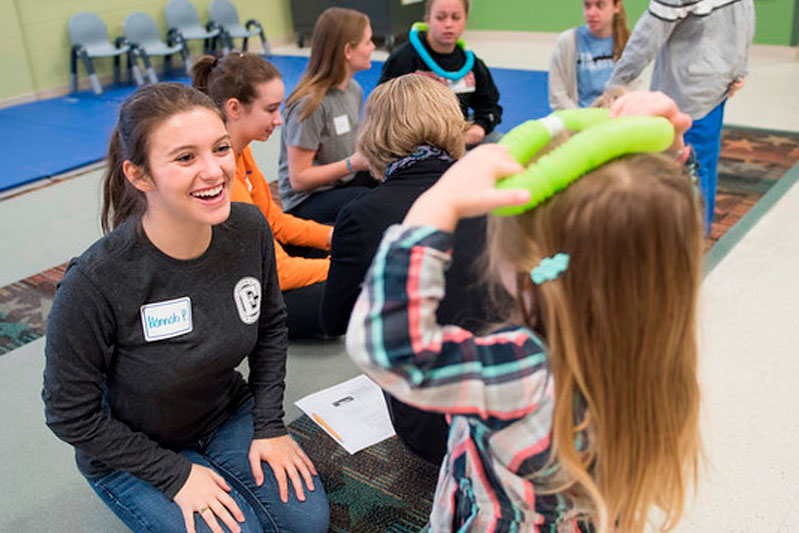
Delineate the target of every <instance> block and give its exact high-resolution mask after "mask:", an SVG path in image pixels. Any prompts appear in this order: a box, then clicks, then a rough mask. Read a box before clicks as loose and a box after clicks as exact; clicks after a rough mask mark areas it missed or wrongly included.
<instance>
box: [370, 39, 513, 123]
mask: <svg viewBox="0 0 799 533" xmlns="http://www.w3.org/2000/svg"><path fill="white" fill-rule="evenodd" d="M419 37H420V40H421V41H422V44H423V45H424V47H425V48H426V49H427V51H428V52H429V53H430V56H431V57H432V58H433V60H434V61H435V62H436V63H438V65H439V66H441V68H443V69H444V70H446V71H450V72H452V71H457V70H459V69H460V68H461V67H463V64H464V63H465V62H466V53H465V52H464V51H463V50H461V49H460V47H455V51H453V52H452V53H451V54H439V53H438V52H435V51H433V49H432V48H430V45H429V44H427V39H426V37H425V35H424V34H421V35H420V36H419ZM417 70H421V71H425V72H429V71H430V68H429V67H428V66H427V64H426V63H425V62H424V61H422V58H421V57H419V54H417V53H416V50H414V48H413V46H412V45H411V43H405V44H403V45H402V46H400V47H399V48H397V49H396V50H394V52H392V53H391V56H389V58H388V59H387V60H386V62H385V64H384V65H383V72H382V73H381V74H380V81H378V84H380V83H383V82H386V81H388V80H390V79H393V78H398V77H400V76H402V75H403V74H410V73H412V72H416V71H417ZM472 74H473V75H474V82H475V91H474V92H471V93H461V94H457V93H456V96H457V97H458V100H459V101H460V104H461V111H463V117H464V118H465V119H467V120H473V121H474V123H475V124H478V125H480V126H481V127H482V128H483V129H484V130H485V132H486V134H488V133H491V132H492V131H494V128H495V127H496V126H497V124H499V123H500V122H502V107H500V105H499V91H498V90H497V86H496V85H495V84H494V79H493V78H492V77H491V72H489V70H488V67H486V66H485V63H483V61H482V60H481V59H478V58H477V57H475V58H474V67H473V68H472ZM469 109H471V110H472V113H470V112H469Z"/></svg>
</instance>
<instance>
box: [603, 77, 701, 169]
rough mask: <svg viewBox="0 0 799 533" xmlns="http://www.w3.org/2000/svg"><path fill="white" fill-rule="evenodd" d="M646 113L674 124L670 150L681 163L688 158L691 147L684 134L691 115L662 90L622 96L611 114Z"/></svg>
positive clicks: (613, 106) (614, 115)
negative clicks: (687, 144) (672, 141)
mask: <svg viewBox="0 0 799 533" xmlns="http://www.w3.org/2000/svg"><path fill="white" fill-rule="evenodd" d="M622 115H646V116H653V117H663V118H666V119H668V120H669V121H670V122H671V123H672V125H674V144H673V145H672V146H671V148H669V151H672V152H675V153H676V154H677V160H678V161H679V163H680V164H683V163H685V160H686V159H688V155H689V153H690V149H689V148H688V147H687V146H685V141H684V140H683V135H684V134H685V132H686V131H688V129H689V128H690V127H691V124H693V121H692V120H691V117H690V116H688V115H687V114H685V113H683V112H682V111H680V108H678V107H677V104H676V103H674V100H672V99H671V98H669V97H668V96H666V95H665V94H663V93H661V92H653V91H636V92H630V93H627V94H625V95H623V96H621V97H620V98H619V99H618V100H616V101H615V102H613V105H612V106H610V116H611V117H619V116H622Z"/></svg>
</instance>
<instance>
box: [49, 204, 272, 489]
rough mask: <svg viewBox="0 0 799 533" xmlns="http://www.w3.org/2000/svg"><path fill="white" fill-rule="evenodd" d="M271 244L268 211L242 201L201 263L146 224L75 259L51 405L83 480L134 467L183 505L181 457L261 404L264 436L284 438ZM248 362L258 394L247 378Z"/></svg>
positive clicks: (65, 293) (56, 344) (55, 330)
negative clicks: (244, 409) (150, 234)
mask: <svg viewBox="0 0 799 533" xmlns="http://www.w3.org/2000/svg"><path fill="white" fill-rule="evenodd" d="M272 242H273V240H272V237H271V232H270V230H269V226H268V225H267V224H266V222H265V220H264V219H263V216H262V215H261V214H260V212H259V211H258V209H257V208H255V207H254V206H248V205H244V204H233V206H232V208H231V214H230V218H229V219H228V220H227V221H226V222H224V223H222V224H220V225H218V226H215V227H214V228H213V237H212V240H211V244H210V246H209V248H208V249H207V250H206V252H205V253H203V254H202V255H201V256H200V257H198V258H196V259H192V260H188V261H181V260H176V259H173V258H171V257H169V256H167V255H165V254H163V253H162V252H161V251H159V250H158V249H157V248H156V247H155V246H154V245H153V244H152V243H151V242H150V241H149V240H148V239H147V237H146V236H145V235H144V232H143V231H142V229H141V224H140V223H139V222H138V221H129V222H126V223H125V224H123V225H122V226H120V227H119V228H117V229H116V230H114V231H113V232H112V233H110V234H109V235H107V236H105V237H104V238H102V239H101V240H99V241H98V242H97V243H95V244H94V245H93V246H92V247H91V248H89V249H88V250H87V251H86V252H84V253H83V255H81V256H80V257H79V258H77V259H73V261H72V262H71V264H70V267H69V269H68V270H67V273H66V276H65V277H64V280H63V281H62V282H61V284H60V286H59V288H58V290H57V292H56V298H55V301H54V304H53V309H52V311H51V314H50V319H49V323H48V328H47V344H46V348H45V350H46V357H47V362H46V367H45V371H44V389H43V391H42V397H43V399H44V403H45V416H46V422H47V425H48V426H49V427H50V428H51V429H52V430H53V432H55V434H56V435H57V436H58V437H60V438H61V439H63V440H64V441H66V442H68V443H70V444H72V445H73V446H74V447H75V452H76V459H77V463H78V468H79V469H80V471H81V472H82V473H83V474H84V475H85V476H87V477H89V478H97V477H100V476H103V475H105V474H107V473H108V472H110V471H111V470H124V471H127V472H130V473H131V474H133V475H135V476H137V477H139V478H141V479H143V480H145V481H147V482H149V483H151V484H152V485H153V486H155V487H156V488H158V489H160V490H161V491H163V492H164V494H165V495H166V496H167V497H169V498H172V497H173V496H174V495H175V494H176V493H177V492H178V490H180V488H181V487H182V486H183V484H184V483H185V481H186V479H187V478H188V475H189V471H190V469H191V463H190V462H189V461H188V459H186V458H185V457H184V456H182V455H180V454H178V453H177V450H178V449H180V448H182V447H185V446H187V445H190V444H192V443H194V442H197V441H198V440H199V439H201V438H203V437H204V436H207V435H209V434H210V433H211V432H213V431H214V430H215V429H216V428H217V427H219V426H220V425H221V424H222V423H223V422H224V421H225V420H226V419H227V417H228V416H230V415H231V414H232V413H233V411H234V410H235V409H236V408H237V407H239V406H240V405H241V404H242V403H243V402H244V401H245V400H247V399H248V398H249V397H250V395H251V394H253V395H254V396H255V408H254V411H253V415H254V425H255V428H254V429H255V437H256V438H266V437H275V436H279V435H283V434H285V433H286V429H285V426H284V425H283V421H282V418H283V391H284V377H285V360H286V346H287V333H286V332H287V330H286V325H285V317H286V311H285V306H284V305H283V300H282V298H281V296H280V289H279V287H278V282H277V274H276V270H275V259H274V251H273V249H272ZM148 338H149V340H148ZM245 357H246V358H247V359H248V363H249V367H250V375H249V380H248V382H249V386H248V382H245V380H244V378H243V377H242V376H241V375H240V374H239V373H238V372H237V371H236V367H237V366H238V365H239V363H241V362H242V360H243V359H244V358H245Z"/></svg>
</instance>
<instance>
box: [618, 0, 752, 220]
mask: <svg viewBox="0 0 799 533" xmlns="http://www.w3.org/2000/svg"><path fill="white" fill-rule="evenodd" d="M754 31H755V8H754V3H753V0H699V1H697V0H651V1H650V2H649V7H648V9H647V11H646V12H645V13H644V14H643V15H642V16H641V18H640V19H639V20H638V23H637V24H636V25H635V28H634V29H633V33H632V35H631V36H630V40H629V41H628V42H627V46H626V48H625V49H624V54H623V55H622V57H621V59H620V60H619V61H618V62H617V63H616V67H615V68H614V70H613V74H612V75H611V78H610V81H609V82H608V87H613V86H617V85H622V86H625V85H628V84H629V83H630V82H631V81H633V80H634V79H636V78H637V77H638V76H639V75H640V74H641V71H642V70H643V69H644V68H645V67H646V66H647V65H648V64H649V63H650V62H651V61H652V60H653V59H655V56H657V59H655V67H654V72H653V74H652V83H651V86H650V88H651V89H652V90H654V91H662V92H664V93H666V94H667V95H669V96H670V97H671V98H673V99H674V101H675V102H677V105H678V106H679V107H680V109H681V110H682V111H684V112H685V113H687V114H688V115H690V116H691V118H692V119H693V120H694V125H693V126H692V127H691V129H690V130H689V131H688V132H687V133H686V134H685V142H686V143H688V144H691V145H693V147H694V149H695V150H696V155H697V159H698V161H699V165H700V166H699V177H700V182H701V188H702V194H703V196H704V198H705V231H706V232H708V233H709V232H710V224H711V222H712V221H713V210H714V207H715V200H716V178H717V166H718V160H719V152H720V149H721V126H722V120H723V118H724V104H725V103H726V101H727V99H728V98H729V97H731V96H732V95H733V94H734V93H735V91H737V90H738V89H740V88H741V87H742V86H743V80H744V77H745V76H746V74H747V60H748V55H749V46H750V44H751V43H752V38H753V37H754Z"/></svg>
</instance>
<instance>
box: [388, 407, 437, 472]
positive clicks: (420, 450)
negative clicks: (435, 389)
mask: <svg viewBox="0 0 799 533" xmlns="http://www.w3.org/2000/svg"><path fill="white" fill-rule="evenodd" d="M384 394H385V396H386V403H387V404H388V409H389V413H390V414H391V422H392V424H393V425H394V430H395V431H396V432H397V436H398V437H399V438H400V440H401V441H402V442H403V443H404V444H405V445H406V446H407V447H408V449H410V450H411V451H412V452H413V453H415V454H416V455H418V456H419V457H421V458H422V459H424V460H425V461H428V462H430V463H433V464H434V465H441V462H442V461H443V460H444V456H445V455H446V453H447V437H448V436H449V424H447V420H446V418H445V417H444V415H442V414H439V413H431V412H429V411H420V410H419V409H416V408H415V407H411V406H410V405H407V404H404V403H402V402H401V401H399V400H397V399H396V398H394V397H393V396H391V395H389V394H388V393H384Z"/></svg>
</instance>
